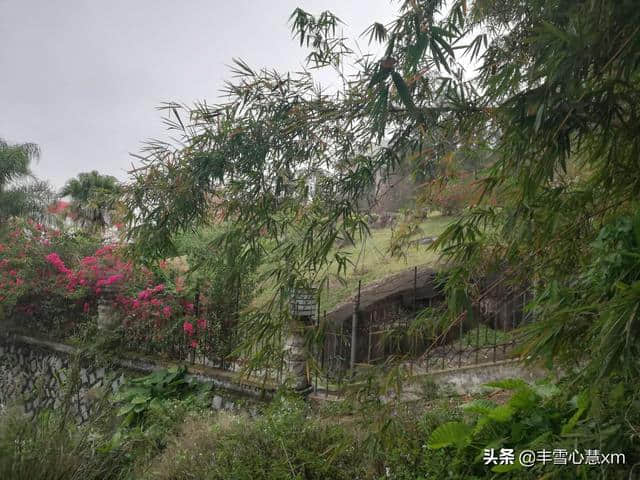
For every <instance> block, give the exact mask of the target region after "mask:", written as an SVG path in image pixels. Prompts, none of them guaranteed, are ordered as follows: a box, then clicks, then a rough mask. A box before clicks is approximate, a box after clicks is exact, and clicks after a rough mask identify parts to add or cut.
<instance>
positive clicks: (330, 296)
mask: <svg viewBox="0 0 640 480" xmlns="http://www.w3.org/2000/svg"><path fill="white" fill-rule="evenodd" d="M451 221H452V217H445V216H440V215H434V216H433V217H431V218H428V219H427V220H425V221H424V222H423V223H421V224H420V232H419V233H417V234H416V237H415V238H416V239H420V238H423V237H435V236H438V235H439V234H440V233H441V232H442V231H443V230H444V229H445V227H446V226H447V225H448V224H449V223H450V222H451ZM392 232H393V231H392V229H391V228H383V229H372V230H371V236H370V237H369V238H367V239H366V241H365V242H362V243H358V244H357V245H355V246H354V247H351V248H350V249H347V251H349V252H350V253H351V262H352V264H351V265H349V266H348V267H347V272H346V276H345V278H343V282H341V281H340V280H339V279H338V277H337V276H336V275H332V276H331V277H330V279H329V285H328V287H329V288H328V289H325V291H324V293H323V296H322V298H321V300H320V308H321V310H327V311H330V310H331V308H333V307H334V306H335V305H337V304H338V303H340V302H341V301H343V300H345V299H346V298H347V297H349V296H350V295H353V294H354V292H356V291H357V289H358V281H360V280H361V281H362V285H367V284H369V283H372V282H375V281H377V280H380V279H382V278H384V277H386V276H388V275H392V274H394V273H397V272H400V271H402V270H405V269H407V268H411V267H413V266H415V265H425V264H434V265H435V264H436V262H437V260H438V255H437V254H435V253H434V252H431V251H428V250H427V245H420V244H416V246H412V247H410V248H409V249H408V250H407V251H406V252H405V256H404V257H402V258H398V257H392V256H391V254H390V253H389V251H388V248H389V241H390V239H391V235H392ZM333 271H334V272H335V269H333ZM269 295H270V291H269V289H265V290H264V291H263V292H262V294H261V295H259V296H258V297H256V299H255V301H254V304H256V305H257V304H260V303H261V302H263V301H265V300H267V299H268V298H269Z"/></svg>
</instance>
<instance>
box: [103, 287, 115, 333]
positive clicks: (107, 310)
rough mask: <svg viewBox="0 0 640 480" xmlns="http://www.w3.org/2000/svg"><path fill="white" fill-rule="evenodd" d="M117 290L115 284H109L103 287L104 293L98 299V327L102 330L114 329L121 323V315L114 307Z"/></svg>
mask: <svg viewBox="0 0 640 480" xmlns="http://www.w3.org/2000/svg"><path fill="white" fill-rule="evenodd" d="M115 297H116V292H115V289H114V287H113V285H107V286H105V287H103V289H102V295H101V296H100V298H99V299H98V328H99V329H100V330H113V329H114V328H116V327H117V326H118V324H119V323H120V316H119V315H118V313H117V312H116V310H115V308H113V302H114V301H115Z"/></svg>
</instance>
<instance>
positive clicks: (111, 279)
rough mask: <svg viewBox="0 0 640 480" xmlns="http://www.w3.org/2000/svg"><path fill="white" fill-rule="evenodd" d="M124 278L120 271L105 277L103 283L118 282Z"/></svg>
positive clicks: (111, 283)
mask: <svg viewBox="0 0 640 480" xmlns="http://www.w3.org/2000/svg"><path fill="white" fill-rule="evenodd" d="M123 278H124V275H122V274H121V273H118V274H116V275H111V276H110V277H109V278H107V280H106V281H105V285H113V284H114V283H116V282H119V281H120V280H122V279H123Z"/></svg>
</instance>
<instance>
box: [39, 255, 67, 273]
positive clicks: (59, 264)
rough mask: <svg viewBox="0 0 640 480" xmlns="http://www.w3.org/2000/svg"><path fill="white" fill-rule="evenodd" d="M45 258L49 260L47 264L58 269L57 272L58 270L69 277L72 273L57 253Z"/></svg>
mask: <svg viewBox="0 0 640 480" xmlns="http://www.w3.org/2000/svg"><path fill="white" fill-rule="evenodd" d="M44 258H45V259H46V260H47V262H49V263H50V264H51V265H53V266H54V267H56V270H58V271H59V272H60V273H65V274H67V275H68V274H70V273H71V270H69V269H68V268H67V266H66V265H65V264H64V262H63V261H62V259H61V258H60V255H58V254H57V253H50V254H49V255H47V256H46V257H44Z"/></svg>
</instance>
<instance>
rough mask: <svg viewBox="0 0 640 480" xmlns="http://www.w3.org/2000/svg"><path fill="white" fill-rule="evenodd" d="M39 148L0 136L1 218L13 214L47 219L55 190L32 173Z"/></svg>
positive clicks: (6, 217)
mask: <svg viewBox="0 0 640 480" xmlns="http://www.w3.org/2000/svg"><path fill="white" fill-rule="evenodd" d="M39 154H40V150H39V148H38V146H37V145H35V144H33V143H22V144H10V143H8V142H6V141H4V140H2V139H0V221H5V220H6V219H8V218H9V217H13V216H28V217H31V218H34V219H36V220H39V221H41V220H44V219H45V217H46V216H47V210H46V208H47V206H48V205H49V204H50V203H51V201H52V200H53V198H54V193H53V191H52V189H51V187H50V185H49V184H48V183H47V182H43V181H41V180H38V179H36V178H35V177H33V175H32V174H31V170H30V165H31V161H32V160H33V159H34V158H38V156H39Z"/></svg>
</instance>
